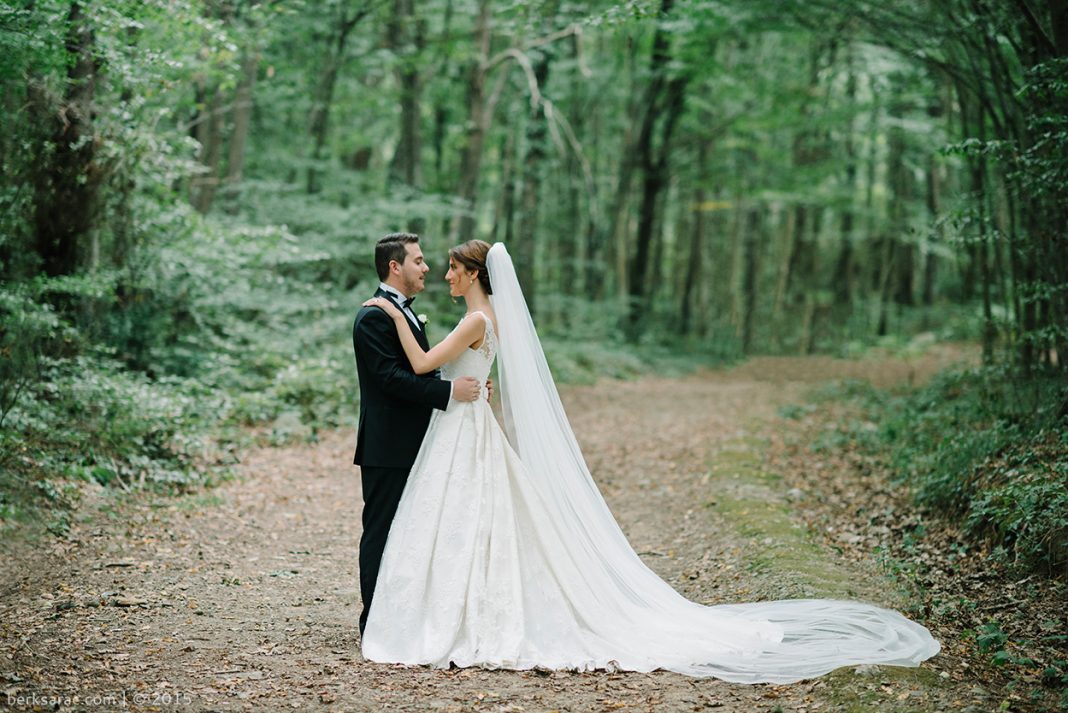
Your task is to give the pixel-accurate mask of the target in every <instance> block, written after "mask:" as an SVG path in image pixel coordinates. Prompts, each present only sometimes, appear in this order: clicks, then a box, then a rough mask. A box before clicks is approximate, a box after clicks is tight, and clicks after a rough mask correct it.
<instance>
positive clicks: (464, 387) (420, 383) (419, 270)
mask: <svg viewBox="0 0 1068 713" xmlns="http://www.w3.org/2000/svg"><path fill="white" fill-rule="evenodd" d="M375 270H376V271H377V272H378V279H380V280H381V281H382V283H381V284H380V285H379V286H378V290H377V291H376V292H375V297H385V298H386V299H388V300H391V301H392V302H393V303H394V304H396V305H397V307H399V308H400V310H401V312H403V313H404V315H405V316H406V317H407V318H408V327H409V328H410V329H411V330H412V334H414V335H415V338H416V340H417V341H418V342H419V345H420V346H421V347H422V348H423V349H424V350H429V348H430V345H429V343H428V342H427V338H426V332H424V331H423V325H422V324H421V323H420V321H419V319H417V318H416V316H415V313H414V312H412V310H411V308H410V304H411V301H412V299H413V298H414V297H415V295H417V294H418V293H420V292H422V291H423V289H424V287H425V284H424V282H425V279H426V273H427V272H428V271H429V270H430V268H429V267H427V264H426V262H425V261H424V260H423V251H422V250H421V249H420V248H419V237H418V236H417V235H412V234H411V233H390V234H389V235H387V236H385V237H384V238H382V239H381V240H379V241H378V244H377V245H375ZM352 345H353V348H354V349H355V350H356V370H357V373H358V375H359V378H360V426H359V430H358V432H357V435H356V457H355V458H354V459H353V462H354V463H355V464H356V465H358V466H360V475H361V478H362V481H363V536H362V537H361V538H360V595H361V597H362V598H363V611H362V612H361V613H360V636H361V637H362V636H363V630H364V627H366V626H367V614H368V612H370V610H371V600H372V598H373V597H374V593H375V581H376V580H377V579H378V567H379V564H380V563H381V561H382V550H383V549H384V548H385V546H386V537H387V535H389V527H390V524H391V523H392V522H393V516H394V515H395V514H396V512H397V505H398V504H399V503H400V497H401V493H403V492H404V484H405V483H406V482H407V480H408V472H409V471H410V470H411V469H412V464H413V463H414V462H415V456H416V455H417V454H418V453H419V446H420V444H422V442H423V436H424V435H425V434H426V429H427V425H428V424H429V423H430V413H431V411H432V410H433V409H435V408H437V409H441V410H442V411H444V410H445V409H447V408H448V406H449V402H450V400H453V399H455V400H456V401H474V400H476V399H477V398H478V397H479V383H478V381H477V380H476V379H473V378H471V377H464V378H461V379H456V380H455V381H452V382H449V381H442V380H441V379H440V378H438V375H437V374H436V373H431V374H424V375H422V376H418V375H416V374H415V372H413V371H412V365H411V363H410V362H409V361H408V357H407V356H405V354H404V349H403V348H402V347H401V343H400V338H399V337H398V336H397V328H396V327H395V326H394V322H393V320H392V319H390V317H389V315H387V314H386V313H385V312H383V311H382V310H381V309H378V308H376V307H363V308H362V309H360V311H359V312H358V313H357V314H356V322H355V323H354V324H353V325H352Z"/></svg>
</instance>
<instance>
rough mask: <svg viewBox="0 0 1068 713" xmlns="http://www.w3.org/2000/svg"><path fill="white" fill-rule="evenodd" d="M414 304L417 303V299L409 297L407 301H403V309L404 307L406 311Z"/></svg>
mask: <svg viewBox="0 0 1068 713" xmlns="http://www.w3.org/2000/svg"><path fill="white" fill-rule="evenodd" d="M412 302H415V298H414V297H409V298H408V299H406V300H401V307H404V308H405V309H407V308H408V307H411V306H412Z"/></svg>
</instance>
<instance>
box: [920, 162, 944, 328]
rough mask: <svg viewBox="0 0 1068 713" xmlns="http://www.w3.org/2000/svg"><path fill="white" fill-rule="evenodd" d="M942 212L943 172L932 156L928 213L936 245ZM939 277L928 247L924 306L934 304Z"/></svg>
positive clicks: (933, 257)
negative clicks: (936, 283)
mask: <svg viewBox="0 0 1068 713" xmlns="http://www.w3.org/2000/svg"><path fill="white" fill-rule="evenodd" d="M941 211H942V171H941V168H940V167H939V165H938V159H937V158H936V157H935V155H934V154H932V155H931V156H930V157H929V158H928V159H927V213H928V215H929V216H930V218H931V222H932V227H931V234H930V238H929V240H930V242H931V243H932V244H934V245H937V244H939V243H941V242H942V241H941V237H942V228H941V226H940V225H939V224H938V216H939V215H940V214H941ZM937 276H938V261H937V258H936V256H935V251H934V250H933V249H932V248H931V247H928V248H927V250H926V251H925V252H924V255H923V304H924V306H926V307H930V306H931V305H933V304H934V295H935V282H936V280H937Z"/></svg>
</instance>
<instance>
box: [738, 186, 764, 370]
mask: <svg viewBox="0 0 1068 713" xmlns="http://www.w3.org/2000/svg"><path fill="white" fill-rule="evenodd" d="M761 218H762V216H761V212H760V210H759V209H758V208H756V207H753V208H750V209H748V210H747V211H746V225H745V231H744V239H743V243H742V244H743V246H744V258H743V265H744V271H743V273H742V322H741V323H742V352H743V353H745V354H750V353H752V351H753V320H754V318H755V316H756V306H757V292H758V289H759V288H758V282H759V278H760V243H761V240H760V232H761V230H763V227H762V221H761Z"/></svg>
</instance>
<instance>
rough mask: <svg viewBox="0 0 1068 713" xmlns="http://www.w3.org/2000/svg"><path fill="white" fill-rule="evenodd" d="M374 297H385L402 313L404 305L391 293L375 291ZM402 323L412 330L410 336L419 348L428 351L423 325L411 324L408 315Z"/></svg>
mask: <svg viewBox="0 0 1068 713" xmlns="http://www.w3.org/2000/svg"><path fill="white" fill-rule="evenodd" d="M375 297H385V298H386V299H387V300H389V301H390V302H392V303H393V304H394V305H396V307H397V309H399V310H400V311H401V313H402V314H403V313H404V305H402V304H401V303H400V302H398V301H397V297H396V295H394V294H393V293H392V292H386V291H385V290H383V289H382V288H379V289H377V290H375ZM404 323H405V324H407V325H408V328H409V329H410V330H412V334H413V335H414V336H415V341H417V342H419V346H421V347H422V348H423V351H424V352H428V351H430V342H428V341H427V338H426V332H425V331H424V330H423V325H421V324H419V325H415V324H412V320H410V319H408V315H404Z"/></svg>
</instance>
